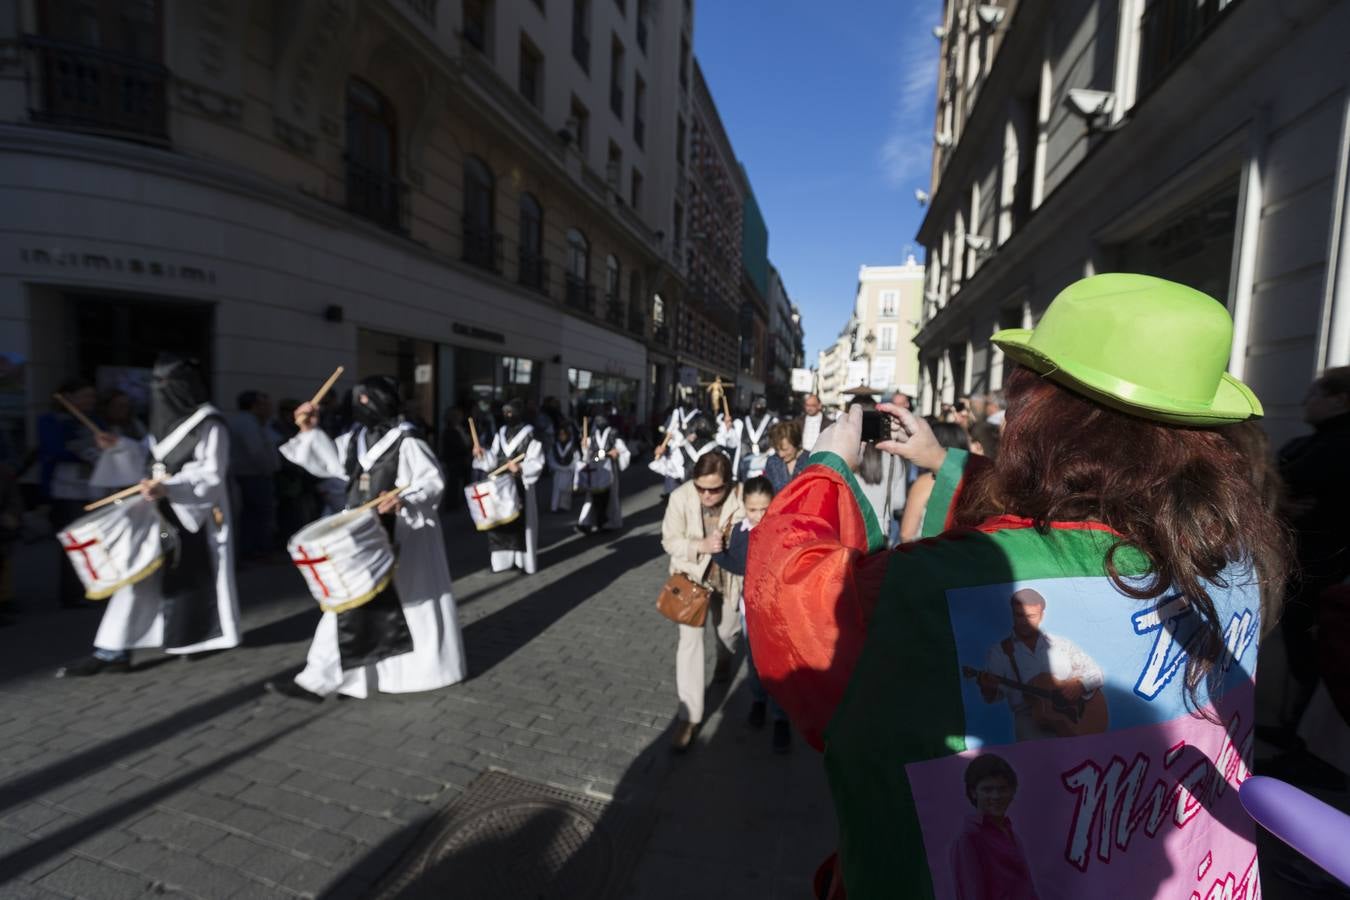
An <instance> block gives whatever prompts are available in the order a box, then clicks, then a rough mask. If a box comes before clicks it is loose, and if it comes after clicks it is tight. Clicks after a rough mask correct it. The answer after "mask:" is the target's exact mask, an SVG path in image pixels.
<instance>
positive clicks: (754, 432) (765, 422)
mask: <svg viewBox="0 0 1350 900" xmlns="http://www.w3.org/2000/svg"><path fill="white" fill-rule="evenodd" d="M741 421H742V423H743V427H744V428H745V439H746V441H747V442H749V443H751V444H753V445H754V447H755V452H756V453H759V452H760V451H759V442H760V440H761V439H762V438H763V437H764V432H765V431H767V430H768V428H769V426H770V425H771V424H773V416H768V415H766V416H765V417H764V418H763V419H761V420H760V423H759V427H758V428H751V427H750V419H749V417H747V418H745V419H742V420H741Z"/></svg>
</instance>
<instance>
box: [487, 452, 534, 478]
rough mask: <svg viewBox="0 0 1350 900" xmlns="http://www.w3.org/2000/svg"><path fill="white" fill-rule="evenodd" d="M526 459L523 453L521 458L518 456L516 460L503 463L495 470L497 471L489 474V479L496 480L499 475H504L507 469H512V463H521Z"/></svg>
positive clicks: (494, 470)
mask: <svg viewBox="0 0 1350 900" xmlns="http://www.w3.org/2000/svg"><path fill="white" fill-rule="evenodd" d="M524 458H525V454H524V453H522V454H520V455H519V456H517V457H516V458H515V459H508V460H507V461H506V462H504V463H502V464H501V465H500V466H498V467H497V468H495V469H493V470H492V471H491V472H489V473H488V477H489V478H496V477H497V476H498V475H500V474H502V473H503V472H505V471H506V470H507V469H509V468H511V463H518V462H520V461H521V460H523V459H524Z"/></svg>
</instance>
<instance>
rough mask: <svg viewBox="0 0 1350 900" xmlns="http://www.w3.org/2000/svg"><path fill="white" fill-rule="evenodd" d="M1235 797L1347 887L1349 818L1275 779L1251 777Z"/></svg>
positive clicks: (1275, 833)
mask: <svg viewBox="0 0 1350 900" xmlns="http://www.w3.org/2000/svg"><path fill="white" fill-rule="evenodd" d="M1238 797H1239V799H1241V800H1242V805H1243V807H1244V808H1246V810H1247V814H1248V815H1249V816H1251V817H1252V818H1253V819H1255V820H1256V821H1257V822H1259V823H1260V824H1261V825H1262V827H1264V828H1265V829H1266V830H1267V831H1269V832H1270V833H1271V834H1273V835H1275V836H1276V837H1277V838H1279V839H1280V840H1282V841H1284V842H1285V843H1286V844H1288V845H1289V846H1290V847H1293V848H1294V849H1295V850H1297V851H1298V852H1299V853H1302V854H1303V855H1304V856H1306V857H1307V858H1308V859H1310V860H1312V861H1313V862H1315V863H1317V864H1318V865H1319V866H1321V867H1322V868H1323V869H1325V870H1326V871H1327V873H1328V874H1330V875H1332V876H1334V877H1336V878H1338V879H1340V881H1341V883H1342V884H1345V885H1350V816H1347V815H1346V814H1345V813H1343V812H1341V811H1340V810H1338V809H1336V808H1335V807H1333V806H1328V805H1327V804H1325V803H1323V802H1322V801H1321V800H1318V799H1317V798H1316V797H1313V796H1312V795H1310V794H1307V793H1304V792H1303V791H1300V790H1299V789H1298V788H1296V787H1294V786H1293V785H1291V784H1285V783H1284V782H1283V781H1279V780H1277V779H1275V778H1267V777H1265V776H1262V775H1253V776H1252V777H1251V778H1248V779H1247V780H1246V781H1244V782H1243V783H1242V787H1241V788H1240V789H1239V791H1238Z"/></svg>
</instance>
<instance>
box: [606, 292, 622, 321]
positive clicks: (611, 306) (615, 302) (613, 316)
mask: <svg viewBox="0 0 1350 900" xmlns="http://www.w3.org/2000/svg"><path fill="white" fill-rule="evenodd" d="M624 312H625V310H624V303H623V301H622V300H620V299H619V298H618V297H615V296H614V295H612V294H606V295H605V321H606V322H608V323H609V324H611V325H613V326H614V327H615V328H622V327H624Z"/></svg>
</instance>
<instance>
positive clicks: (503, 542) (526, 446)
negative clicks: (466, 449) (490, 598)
mask: <svg viewBox="0 0 1350 900" xmlns="http://www.w3.org/2000/svg"><path fill="white" fill-rule="evenodd" d="M523 415H524V405H523V404H522V403H521V402H520V401H519V400H511V401H508V402H507V403H505V404H504V405H503V406H502V427H501V428H500V429H499V430H498V431H497V433H496V434H495V435H493V436H492V446H491V447H486V448H485V447H482V446H478V447H475V448H474V451H473V467H474V468H475V469H477V470H478V471H479V472H481V473H482V474H484V475H486V474H487V473H488V472H491V471H493V470H494V469H496V468H497V467H498V466H502V465H505V466H506V468H507V471H509V472H510V473H511V476H512V477H513V478H515V480H516V488H517V489H518V491H519V493H520V502H521V504H522V506H523V507H524V513H525V515H524V516H521V517H518V518H517V519H516V520H515V521H514V522H510V523H508V524H506V525H502V526H499V527H497V528H494V529H492V530H491V531H489V532H488V548H489V549H490V550H491V553H492V571H494V572H505V571H506V570H507V569H509V568H511V567H512V566H515V567H517V568H520V569H523V570H524V571H525V574H526V575H533V574H534V570H535V554H536V553H537V552H538V550H539V507H538V505H537V502H536V500H535V495H534V486H535V484H536V483H537V482H538V481H539V476H540V475H542V474H543V471H544V447H543V445H542V444H541V443H540V442H539V441H538V440H536V439H535V437H534V426H532V425H527V424H525V421H524V419H523V418H522V416H523ZM522 454H523V455H524V457H525V458H524V459H522V460H520V461H518V462H517V461H516V457H518V456H521V455H522Z"/></svg>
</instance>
